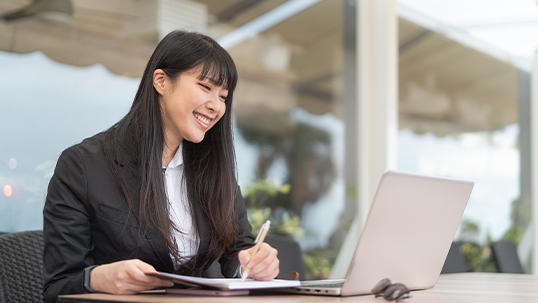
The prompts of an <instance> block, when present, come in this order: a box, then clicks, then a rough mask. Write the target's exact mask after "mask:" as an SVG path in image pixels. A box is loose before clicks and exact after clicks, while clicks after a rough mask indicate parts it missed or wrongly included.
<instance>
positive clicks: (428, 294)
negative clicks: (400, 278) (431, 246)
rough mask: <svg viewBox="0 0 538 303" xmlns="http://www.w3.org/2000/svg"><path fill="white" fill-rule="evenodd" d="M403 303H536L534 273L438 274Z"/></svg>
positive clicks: (265, 299)
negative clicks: (431, 285)
mask: <svg viewBox="0 0 538 303" xmlns="http://www.w3.org/2000/svg"><path fill="white" fill-rule="evenodd" d="M59 301H60V302H155V303H164V302H185V303H201V302H208V301H211V302H222V303H236V302H253V301H255V302H256V303H275V302H277V303H286V302H376V303H383V302H388V301H385V300H384V299H382V298H377V299H376V298H374V296H372V295H365V296H353V297H323V296H308V295H267V296H244V297H198V296H176V295H164V294H152V295H149V294H144V295H130V296H116V295H106V294H82V295H64V296H60V300H59ZM403 302H404V303H414V302H416V303H422V302H423V303H426V302H427V303H437V302H440V303H452V302H454V303H481V302H484V303H486V302H487V303H497V302H498V303H508V302H509V303H520V302H521V303H523V302H525V303H527V302H538V276H535V275H518V274H494V273H462V274H446V275H441V276H440V277H439V281H438V282H437V285H436V286H435V287H434V288H433V289H429V290H422V291H413V292H411V298H409V299H405V300H404V301H403Z"/></svg>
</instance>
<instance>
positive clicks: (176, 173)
mask: <svg viewBox="0 0 538 303" xmlns="http://www.w3.org/2000/svg"><path fill="white" fill-rule="evenodd" d="M236 83H237V71H236V68H235V65H234V63H233V60H232V58H231V57H230V55H229V54H228V53H227V52H226V51H225V50H224V49H223V48H222V47H220V46H219V45H218V43H216V42H215V41H214V40H213V39H211V38H209V37H207V36H204V35H201V34H197V33H188V32H183V31H175V32H172V33H170V34H168V35H167V36H166V37H165V38H164V39H163V40H162V41H161V42H160V43H159V45H158V46H157V48H156V49H155V52H154V53H153V55H152V56H151V58H150V60H149V62H148V65H147V67H146V70H145V71H144V75H143V77H142V80H141V82H140V86H139V88H138V91H137V93H136V96H135V99H134V102H133V105H132V107H131V109H130V111H129V112H128V113H127V115H126V116H125V117H124V118H123V119H122V120H120V121H119V122H118V123H116V124H115V125H114V126H112V127H111V128H110V129H108V130H107V131H105V132H103V133H100V134H97V135H95V136H93V137H91V138H88V139H85V140H84V141H83V142H82V143H80V144H77V145H75V146H73V147H70V148H68V149H66V150H65V151H64V152H63V153H62V155H61V156H60V158H59V159H58V163H57V165H56V169H55V172H54V176H53V177H52V179H51V181H50V184H49V189H48V193H47V199H46V203H45V207H44V210H43V216H44V227H43V230H44V236H45V249H44V257H43V260H44V280H45V286H44V290H43V292H44V301H45V302H53V301H56V300H57V296H58V295H60V294H71V293H82V292H83V291H86V292H105V293H112V294H132V293H137V292H140V291H143V290H148V289H152V288H156V287H163V286H171V285H172V283H171V282H170V281H166V280H160V279H158V278H155V277H150V276H147V275H145V273H148V272H155V271H165V272H175V273H179V274H186V275H201V273H202V272H203V271H204V270H206V269H207V268H208V267H209V266H210V265H211V264H212V263H213V262H214V261H215V260H218V261H219V262H220V264H221V269H222V274H223V275H224V276H226V277H235V276H238V275H239V274H240V268H241V267H246V266H248V267H250V268H251V271H250V274H249V276H251V277H252V278H254V279H258V280H268V279H272V278H275V277H276V275H277V274H278V259H277V257H276V254H277V252H276V250H275V249H273V248H271V247H270V246H269V245H267V244H263V245H262V247H261V248H260V251H259V252H258V253H257V254H256V256H255V258H252V259H251V258H250V249H251V247H252V246H253V238H254V237H253V236H252V234H251V226H250V224H249V222H248V219H247V216H246V209H245V205H244V203H243V200H242V197H241V194H240V192H239V189H238V186H237V182H236V175H235V153H234V149H233V138H232V121H231V108H232V100H233V92H234V89H235V86H236Z"/></svg>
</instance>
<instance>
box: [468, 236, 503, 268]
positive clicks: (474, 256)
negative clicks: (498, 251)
mask: <svg viewBox="0 0 538 303" xmlns="http://www.w3.org/2000/svg"><path fill="white" fill-rule="evenodd" d="M489 244H490V243H488V244H487V245H480V244H478V243H473V242H464V243H462V244H461V247H460V251H461V253H462V254H463V257H464V258H465V263H466V264H467V271H473V272H497V265H496V264H495V261H494V260H493V258H492V255H491V248H490V247H489Z"/></svg>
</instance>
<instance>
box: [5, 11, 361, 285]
mask: <svg viewBox="0 0 538 303" xmlns="http://www.w3.org/2000/svg"><path fill="white" fill-rule="evenodd" d="M159 3H161V1H160V0H152V1H94V0H80V1H72V4H73V5H74V8H73V14H72V15H70V16H69V15H65V14H63V15H62V14H60V15H58V14H55V16H56V17H55V18H52V19H51V18H50V16H51V15H50V14H42V13H37V14H35V15H31V16H28V17H27V18H25V19H20V20H12V21H8V22H2V23H0V66H2V69H0V79H1V80H2V81H0V91H1V92H2V95H3V99H2V100H3V101H2V102H1V103H0V113H1V117H2V118H1V119H0V127H1V129H2V131H1V132H0V136H1V142H3V144H2V146H3V148H2V149H0V163H2V164H1V165H0V186H1V187H2V189H3V191H2V193H1V194H0V213H1V215H0V218H1V219H0V231H9V232H13V231H18V230H26V229H40V228H42V217H41V211H42V206H43V202H44V195H45V192H46V186H47V184H48V180H49V178H50V174H51V169H52V168H53V167H54V163H55V161H56V159H57V158H58V156H59V154H60V153H61V151H62V150H64V149H65V148H67V147H68V146H70V145H72V144H75V143H78V142H80V141H81V140H82V139H83V138H85V137H88V136H91V135H93V134H95V133H97V132H99V131H102V130H105V129H106V128H107V127H109V126H111V125H112V124H113V123H115V122H116V121H118V120H119V119H120V118H121V117H122V116H123V115H124V114H125V113H126V112H127V110H128V108H129V106H130V104H131V102H132V99H133V96H134V94H135V92H136V87H137V84H138V82H139V78H138V77H140V76H141V74H142V71H143V69H144V67H145V64H146V62H147V60H148V58H149V56H150V54H151V53H152V51H153V49H154V47H155V46H156V43H157V41H158V40H159V39H160V38H161V37H163V36H164V35H165V34H166V33H168V32H169V31H170V30H171V29H174V28H186V29H189V30H191V29H192V30H197V31H202V32H205V33H207V34H209V35H210V36H212V37H214V38H216V39H220V38H222V37H223V36H225V35H226V34H228V33H230V32H233V31H234V30H236V29H238V28H241V27H242V26H246V25H248V23H249V22H251V21H256V20H260V19H259V18H260V17H262V16H264V14H266V13H268V12H270V11H271V10H273V9H275V8H278V7H279V6H280V5H283V4H287V3H288V2H287V1H285V0H271V1H264V0H256V1H252V0H232V1H217V0H200V1H177V2H171V1H162V3H161V4H163V6H159V5H157V4H159ZM305 3H306V2H305ZM350 3H353V1H344V0H338V1H334V0H325V1H319V2H317V1H312V2H311V3H310V4H307V5H306V6H305V7H302V8H300V9H298V10H297V11H296V12H294V13H293V14H292V15H291V16H290V17H288V18H286V19H285V20H283V21H279V22H276V23H275V24H272V25H271V26H269V27H267V28H266V29H263V30H261V31H259V32H257V33H256V34H255V35H253V36H252V37H248V38H247V39H245V40H243V41H242V42H241V43H240V44H238V45H237V46H234V47H231V48H230V49H229V51H230V53H231V55H232V56H233V57H234V60H235V62H236V64H237V67H238V70H239V76H240V80H239V85H238V89H237V93H236V102H235V104H236V106H235V109H234V115H235V118H236V119H235V126H236V128H235V130H236V134H235V144H236V151H237V164H238V178H239V182H240V184H241V186H242V191H243V194H244V195H245V196H246V201H247V203H248V205H249V207H250V208H251V209H250V211H249V213H250V215H251V220H252V221H253V224H254V225H256V224H257V222H258V221H259V222H261V221H263V220H264V219H265V217H271V218H272V219H273V220H274V222H273V223H274V224H273V225H272V229H271V231H272V232H273V233H280V234H286V235H289V236H292V237H293V238H294V239H295V240H296V241H298V243H299V244H300V246H301V248H302V250H303V252H304V253H306V256H305V264H306V267H307V268H306V269H307V270H306V272H307V278H325V277H327V276H328V274H329V271H330V269H331V267H332V263H333V262H334V259H335V258H336V254H337V252H338V249H339V247H340V245H341V243H342V241H343V238H344V236H345V234H346V231H347V229H348V228H349V225H350V223H351V220H352V216H353V214H354V213H355V211H354V210H353V202H352V201H351V200H352V198H353V193H352V192H353V190H348V191H347V192H348V199H347V200H348V201H347V202H346V189H345V184H346V182H345V181H344V159H345V148H346V146H345V145H346V140H345V139H344V135H345V125H347V124H348V123H349V122H350V121H347V122H346V123H345V122H344V120H343V116H344V112H345V108H344V105H343V103H342V99H343V98H344V97H343V96H344V92H343V89H344V86H345V84H344V83H343V79H342V78H343V77H342V73H343V68H344V58H343V57H344V56H343V51H342V48H343V45H344V41H343V35H344V32H343V31H344V29H343V26H342V25H343V24H342V23H343V22H344V17H343V13H344V10H345V7H344V5H349V4H350ZM26 5H31V2H29V1H22V0H21V1H7V2H0V13H5V12H9V11H12V10H16V9H18V8H21V7H24V6H26ZM189 20H190V21H189ZM62 21H63V22H62ZM181 22H183V23H181ZM351 66H353V64H352V65H351ZM353 73H354V72H353V71H351V74H353ZM348 85H349V84H348ZM350 89H351V90H353V88H352V87H351V88H350ZM348 95H349V94H348ZM349 144H351V145H352V144H353V142H349ZM349 193H351V194H349ZM349 196H351V199H349ZM350 201H351V202H350ZM266 209H267V210H266ZM264 211H265V212H264Z"/></svg>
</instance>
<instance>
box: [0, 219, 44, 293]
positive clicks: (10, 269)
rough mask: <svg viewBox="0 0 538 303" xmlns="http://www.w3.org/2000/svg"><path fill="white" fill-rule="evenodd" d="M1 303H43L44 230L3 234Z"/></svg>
mask: <svg viewBox="0 0 538 303" xmlns="http://www.w3.org/2000/svg"><path fill="white" fill-rule="evenodd" d="M0 302H5V303H12V302H13V303H14V302H43V231H41V230H35V231H23V232H17V233H10V234H3V235H0Z"/></svg>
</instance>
